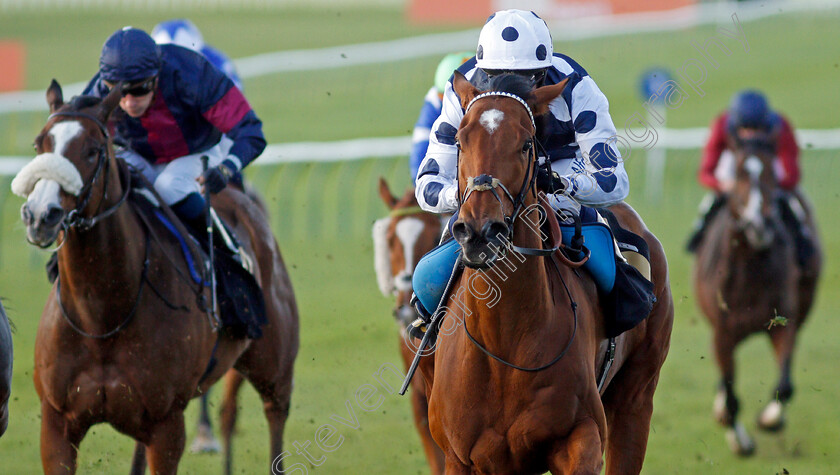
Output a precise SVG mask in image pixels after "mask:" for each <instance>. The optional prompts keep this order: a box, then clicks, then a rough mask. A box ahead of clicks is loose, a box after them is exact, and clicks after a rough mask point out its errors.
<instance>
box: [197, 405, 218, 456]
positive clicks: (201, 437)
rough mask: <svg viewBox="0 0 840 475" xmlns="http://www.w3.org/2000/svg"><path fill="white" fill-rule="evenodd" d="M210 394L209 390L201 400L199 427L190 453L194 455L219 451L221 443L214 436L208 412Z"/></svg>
mask: <svg viewBox="0 0 840 475" xmlns="http://www.w3.org/2000/svg"><path fill="white" fill-rule="evenodd" d="M209 394H210V390H209V389H208V390H207V392H206V393H204V394H202V395H201V398H200V406H199V414H198V427H197V428H196V429H197V430H196V434H195V439H194V440H193V443H192V445H190V452H192V453H194V454H200V453H211V454H214V453H216V452H218V451H219V441H218V440H216V437H214V436H213V424H212V423H211V422H210V413H209V411H208V410H207V399H208V396H209Z"/></svg>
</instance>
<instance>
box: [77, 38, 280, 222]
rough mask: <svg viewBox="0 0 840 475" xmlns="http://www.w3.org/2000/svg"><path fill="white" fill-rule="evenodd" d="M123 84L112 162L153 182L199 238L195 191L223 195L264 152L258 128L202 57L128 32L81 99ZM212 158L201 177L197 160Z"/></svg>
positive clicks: (235, 91) (238, 94) (108, 52)
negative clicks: (121, 161) (117, 160)
mask: <svg viewBox="0 0 840 475" xmlns="http://www.w3.org/2000/svg"><path fill="white" fill-rule="evenodd" d="M117 84H120V86H119V87H120V88H121V92H122V99H121V100H120V108H119V109H117V110H116V111H115V112H114V114H113V115H112V117H111V125H112V127H113V133H114V144H115V145H116V146H117V156H118V157H120V158H123V159H125V160H126V162H128V163H129V164H130V165H131V166H133V167H134V168H135V169H137V170H138V171H140V172H141V173H142V174H143V175H144V176H145V177H146V178H147V179H148V180H149V182H151V183H153V184H154V187H155V190H156V191H157V192H158V193H159V194H160V196H161V197H162V198H163V200H164V201H165V202H166V204H168V205H170V206H171V207H172V209H173V211H175V213H176V214H177V215H178V216H179V217H180V218H181V219H182V220H183V221H184V223H185V224H187V226H188V227H189V228H190V230H191V231H192V232H193V233H195V235H196V236H197V237H199V238H202V237H203V236H204V235H205V234H206V221H205V219H206V218H205V216H206V214H205V203H204V198H203V197H202V195H201V189H200V185H201V184H203V185H204V186H206V187H207V188H208V189H209V191H210V192H211V193H218V192H219V191H221V190H222V189H223V188H224V187H225V186H226V185H227V183H228V182H229V181H230V179H231V178H232V177H233V176H234V175H235V174H237V173H239V172H240V171H241V170H242V168H243V167H245V166H247V165H248V164H249V163H250V162H251V161H252V160H254V159H255V158H256V157H257V156H258V155H259V154H260V153H262V151H263V150H264V149H265V146H266V142H265V138H264V136H263V132H262V122H261V121H260V119H259V118H258V117H257V115H256V114H255V113H254V111H253V110H252V109H251V106H250V104H248V101H247V100H246V99H245V96H243V95H242V91H240V90H239V88H237V87H236V85H235V84H234V83H233V81H231V79H230V78H229V77H228V76H226V75H225V74H224V73H222V72H221V71H219V70H218V69H217V68H216V67H215V66H213V64H211V63H210V62H209V61H208V60H207V59H206V58H205V57H204V56H202V55H201V54H199V53H197V52H195V51H192V50H190V49H187V48H183V47H181V46H177V45H175V44H163V45H158V44H156V43H155V41H154V40H153V39H152V37H151V36H149V35H148V34H147V33H146V32H144V31H142V30H139V29H136V28H130V27H126V28H123V29H121V30H118V31H117V32H115V33H114V34H112V35H111V36H110V37H109V38H108V39H107V40H106V41H105V44H104V46H103V47H102V54H101V56H100V59H99V72H98V73H97V74H96V75H95V76H94V77H93V79H91V81H90V83H89V84H88V85H87V87H86V88H85V91H84V93H85V94H89V95H93V96H97V97H104V96H105V95H107V94H108V92H109V91H110V90H111V88H113V87H115V86H117ZM202 155H206V156H208V157H209V165H210V168H209V169H208V170H207V171H206V172H203V173H202V164H201V160H200V157H201V156H202Z"/></svg>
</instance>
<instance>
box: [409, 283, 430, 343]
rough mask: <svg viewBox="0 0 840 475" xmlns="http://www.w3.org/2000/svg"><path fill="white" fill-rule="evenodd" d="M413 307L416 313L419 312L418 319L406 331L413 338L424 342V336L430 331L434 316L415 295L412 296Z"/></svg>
mask: <svg viewBox="0 0 840 475" xmlns="http://www.w3.org/2000/svg"><path fill="white" fill-rule="evenodd" d="M411 305H412V306H413V307H414V311H415V312H417V318H416V319H414V321H413V322H411V323H410V324H409V325H408V327H406V331H408V334H409V335H411V336H412V337H413V338H417V339H418V340H422V339H423V335H425V334H426V331H427V330H428V329H429V324H430V323H431V322H432V315H431V314H430V313H429V311H428V310H426V307H424V306H423V304H422V303H420V300H419V299H418V298H417V296H416V295H414V294H413V293H412V294H411Z"/></svg>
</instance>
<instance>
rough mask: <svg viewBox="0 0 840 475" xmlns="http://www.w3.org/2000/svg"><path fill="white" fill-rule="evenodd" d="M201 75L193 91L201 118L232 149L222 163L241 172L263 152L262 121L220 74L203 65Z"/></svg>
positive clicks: (224, 76) (208, 63) (242, 96)
mask: <svg viewBox="0 0 840 475" xmlns="http://www.w3.org/2000/svg"><path fill="white" fill-rule="evenodd" d="M203 66H204V71H203V72H202V74H201V78H202V86H201V87H200V88H198V89H197V90H196V88H192V91H191V92H193V94H196V96H197V97H196V102H197V103H198V107H199V110H200V111H201V115H202V116H203V117H204V118H205V119H206V120H207V121H208V122H210V123H211V124H213V126H215V127H216V128H217V129H219V130H220V131H221V132H222V133H223V134H225V135H227V136H228V138H230V139H231V140H233V145H232V146H231V148H230V151H229V152H228V156H227V157H226V158H225V160H224V161H223V162H222V163H224V164H225V165H227V166H229V167H230V166H231V165H234V168H235V169H234V170H233V171H234V172H238V171H241V170H242V169H243V168H244V167H245V166H246V165H248V164H249V163H250V162H251V161H253V160H254V159H255V158H257V156H259V155H260V154H261V153H262V151H263V150H264V149H265V146H266V142H265V136H264V135H263V131H262V121H260V119H259V118H258V117H257V115H256V113H255V112H254V110H253V109H251V105H250V104H249V103H248V101H247V99H245V96H244V95H243V94H242V91H241V90H240V89H239V88H238V87H236V85H235V84H234V83H233V81H231V79H230V78H229V77H227V76H226V75H225V74H224V73H222V72H221V71H219V70H218V69H216V68H215V67H214V66H212V64H211V63H210V62H209V61H207V62H204V64H203Z"/></svg>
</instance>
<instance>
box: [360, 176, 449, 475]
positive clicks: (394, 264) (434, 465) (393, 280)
mask: <svg viewBox="0 0 840 475" xmlns="http://www.w3.org/2000/svg"><path fill="white" fill-rule="evenodd" d="M379 196H380V197H381V198H382V201H383V202H384V203H385V206H387V207H388V209H389V210H390V211H391V212H390V214H389V216H388V217H386V218H382V219H380V220H378V221H377V222H376V224H375V225H374V228H373V234H374V236H373V241H374V253H375V256H374V260H375V262H374V265H375V267H376V277H377V280H378V283H379V288H380V290H381V291H382V293H383V295H386V296H391V295H394V296H395V297H396V306H395V307H394V316H395V317H396V319H397V321H398V322H399V324H400V354H401V355H402V358H403V362H404V364H405V367H406V369H407V368H408V367H409V365H410V364H411V360H412V359H413V358H414V348H412V347H410V346H409V343H408V342H409V341H411V340H410V339H408V338H407V337H406V335H407V334H406V327H407V326H408V325H409V324H410V323H411V322H412V321H414V319H415V318H417V314H416V312H415V311H414V307H412V305H411V303H410V300H411V279H412V277H413V273H414V266H415V265H416V264H417V262H419V261H420V258H421V257H423V254H425V253H427V252H429V251H430V250H432V249H433V248H434V247H435V246H437V244H438V241H439V240H440V232H441V222H440V218H439V217H438V216H436V215H434V214H431V213H427V212H425V211H423V210H421V209H420V206H419V205H418V204H417V198H415V197H414V188H409V189H408V190H406V192H405V194H404V195H403V197H402V198H400V199H397V197H396V196H394V195H393V194H391V190H390V189H389V188H388V184H387V183H386V182H385V179H383V178H380V179H379ZM411 386H412V391H411V407H412V411H413V412H414V425H415V426H416V427H417V432H418V433H419V434H420V441H421V442H422V443H423V450H424V451H425V452H426V459H427V460H428V462H429V467H430V468H431V472H432V473H433V474H441V473H443V468H444V465H443V463H444V462H443V452H441V450H440V448H439V447H438V446H437V444H435V441H434V439H432V434H431V433H430V432H429V416H428V411H429V406H428V403H427V402H426V385H425V383H424V381H423V378H414V379H413V380H412V384H411Z"/></svg>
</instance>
